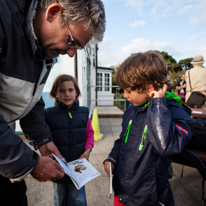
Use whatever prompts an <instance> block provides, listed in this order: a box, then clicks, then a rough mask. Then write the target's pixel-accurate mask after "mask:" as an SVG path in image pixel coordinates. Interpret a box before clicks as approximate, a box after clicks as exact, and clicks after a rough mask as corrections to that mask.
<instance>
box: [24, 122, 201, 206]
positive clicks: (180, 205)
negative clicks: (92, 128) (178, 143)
mask: <svg viewBox="0 0 206 206" xmlns="http://www.w3.org/2000/svg"><path fill="white" fill-rule="evenodd" d="M99 125H100V132H101V133H103V134H104V137H103V139H102V140H100V141H97V142H95V146H94V149H93V151H92V153H91V155H90V162H91V163H92V164H93V166H94V167H95V168H96V169H97V170H98V171H99V172H100V173H101V176H99V177H97V178H96V179H94V180H93V181H91V182H89V183H87V184H86V194H87V203H88V206H112V205H113V199H109V178H108V177H107V175H106V173H105V172H104V168H103V164H102V162H103V160H104V159H105V158H106V157H107V156H108V153H109V152H110V151H111V148H112V147H113V144H114V141H115V140H116V139H117V138H118V137H119V133H120V131H121V126H120V125H121V118H99ZM25 141H26V143H28V142H27V140H25ZM181 169H182V166H181V165H178V164H175V163H173V170H174V177H173V178H172V179H171V180H170V184H171V188H172V191H173V195H174V199H175V203H176V206H202V205H203V202H202V201H201V197H202V178H201V176H200V175H199V173H198V172H197V171H196V169H194V168H190V167H186V166H184V175H183V178H181V177H180V175H181ZM26 182H27V187H28V191H27V195H28V202H29V206H52V205H53V185H52V183H51V182H45V183H39V182H37V181H36V180H34V179H33V178H32V177H31V176H30V175H29V176H28V177H27V178H26Z"/></svg>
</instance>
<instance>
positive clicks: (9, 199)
mask: <svg viewBox="0 0 206 206" xmlns="http://www.w3.org/2000/svg"><path fill="white" fill-rule="evenodd" d="M26 189H27V188H26V183H25V181H24V180H23V181H21V182H16V183H11V181H10V180H9V179H8V178H5V177H3V176H1V175H0V205H1V206H27V197H26Z"/></svg>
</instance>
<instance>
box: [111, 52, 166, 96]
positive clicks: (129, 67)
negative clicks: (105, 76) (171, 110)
mask: <svg viewBox="0 0 206 206" xmlns="http://www.w3.org/2000/svg"><path fill="white" fill-rule="evenodd" d="M115 81H116V83H117V84H118V85H119V87H120V88H123V89H125V88H127V87H131V90H136V89H137V90H138V92H139V93H142V92H144V91H145V89H146V85H149V84H152V85H153V87H154V89H155V90H158V89H160V88H162V87H163V85H164V83H166V81H167V64H166V62H165V60H164V58H163V56H162V55H161V54H159V53H158V52H154V51H149V52H145V53H137V54H134V55H132V56H130V57H129V58H127V59H126V60H125V61H124V62H123V63H122V64H121V65H120V67H119V68H118V70H117V73H116V75H115Z"/></svg>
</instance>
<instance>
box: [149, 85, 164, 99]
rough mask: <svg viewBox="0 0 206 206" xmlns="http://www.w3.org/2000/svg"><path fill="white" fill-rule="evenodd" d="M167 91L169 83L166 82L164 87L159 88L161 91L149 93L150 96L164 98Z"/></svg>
mask: <svg viewBox="0 0 206 206" xmlns="http://www.w3.org/2000/svg"><path fill="white" fill-rule="evenodd" d="M166 91H167V85H166V84H164V85H163V87H162V88H160V89H159V91H155V90H153V91H151V92H150V94H149V97H150V98H162V97H165V92H166Z"/></svg>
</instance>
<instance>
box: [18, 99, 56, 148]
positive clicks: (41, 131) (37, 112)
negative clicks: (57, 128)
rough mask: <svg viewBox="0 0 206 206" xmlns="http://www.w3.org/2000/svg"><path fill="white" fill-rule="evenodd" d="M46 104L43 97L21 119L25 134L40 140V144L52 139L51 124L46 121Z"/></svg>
mask: <svg viewBox="0 0 206 206" xmlns="http://www.w3.org/2000/svg"><path fill="white" fill-rule="evenodd" d="M44 106H45V104H44V101H43V99H42V97H41V99H40V100H39V101H38V102H37V103H36V105H35V106H34V107H33V109H32V110H31V111H30V112H29V113H28V114H27V115H26V116H25V117H24V118H22V119H21V120H20V125H21V128H22V130H23V132H24V134H25V136H26V137H27V138H28V139H30V140H35V141H36V142H38V145H41V144H45V143H48V142H50V141H52V137H51V132H50V129H49V126H48V125H47V124H46V122H45V113H44V112H45V111H44ZM43 140H46V141H43Z"/></svg>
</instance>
